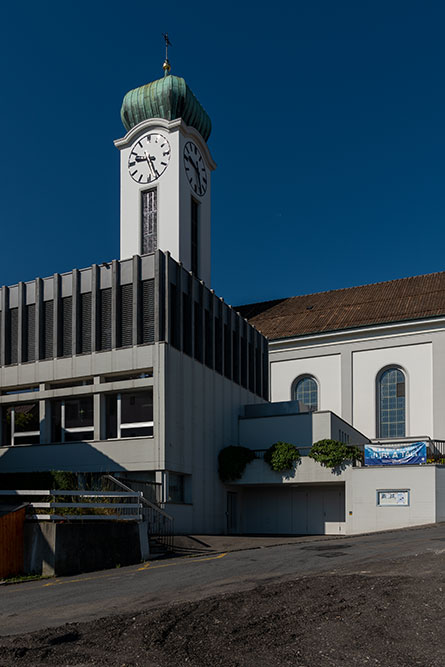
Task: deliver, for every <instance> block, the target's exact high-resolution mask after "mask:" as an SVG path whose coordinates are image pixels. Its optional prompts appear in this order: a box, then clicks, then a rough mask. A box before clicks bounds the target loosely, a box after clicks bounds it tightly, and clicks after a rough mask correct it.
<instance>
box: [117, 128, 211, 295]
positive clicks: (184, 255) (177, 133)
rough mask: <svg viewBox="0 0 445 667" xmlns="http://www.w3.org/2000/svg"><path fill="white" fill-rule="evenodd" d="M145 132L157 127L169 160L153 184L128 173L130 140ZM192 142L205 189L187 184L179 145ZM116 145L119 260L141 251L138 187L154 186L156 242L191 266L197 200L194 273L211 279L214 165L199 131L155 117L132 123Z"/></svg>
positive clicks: (175, 257) (179, 260)
mask: <svg viewBox="0 0 445 667" xmlns="http://www.w3.org/2000/svg"><path fill="white" fill-rule="evenodd" d="M147 132H157V133H159V134H162V135H163V136H164V137H166V138H167V139H168V141H169V143H170V149H171V154H170V160H169V164H168V167H167V168H166V169H165V171H164V173H163V174H162V175H161V176H160V177H159V178H158V179H157V180H156V181H155V182H154V183H153V184H148V185H147V184H140V183H136V182H135V181H134V180H133V179H132V178H131V176H130V175H129V173H128V157H129V154H130V151H131V149H132V146H133V145H134V143H135V142H136V141H137V140H138V139H139V138H140V137H141V136H142V135H144V134H146V133H147ZM189 140H191V141H193V142H194V143H195V144H196V145H197V147H198V149H199V150H200V152H201V155H202V157H203V160H204V162H205V165H206V169H207V178H208V181H207V190H206V192H205V194H204V195H203V196H198V195H195V194H194V193H193V192H192V190H191V188H190V185H189V183H188V180H187V176H186V172H185V168H184V161H183V149H184V145H185V143H186V142H187V141H189ZM115 145H116V147H117V148H118V149H119V150H120V153H121V155H120V158H121V166H120V181H121V259H125V258H128V257H132V256H133V255H139V254H141V192H142V191H144V190H149V189H152V188H156V190H157V207H158V227H157V245H158V248H159V249H160V250H162V251H163V252H170V253H171V255H172V257H173V259H175V260H176V261H177V262H182V263H183V264H184V266H185V268H186V269H188V270H190V269H191V198H192V196H193V197H194V198H195V199H196V201H198V203H199V205H200V206H199V249H200V252H199V260H198V263H199V267H198V270H199V278H201V280H203V281H204V282H205V283H206V285H208V286H210V284H211V266H210V243H211V238H210V235H211V228H210V223H211V220H210V219H211V206H210V205H211V172H212V171H213V170H214V169H215V167H216V165H215V163H214V162H213V160H212V157H211V155H210V152H209V149H208V147H207V144H206V143H205V141H204V140H203V138H202V137H201V135H200V134H199V133H198V132H197V131H196V130H195V129H194V128H192V127H188V126H187V125H186V124H185V123H184V122H183V121H182V120H180V119H178V120H175V121H166V120H163V119H161V118H157V119H151V120H146V121H143V122H141V123H139V125H136V127H134V128H132V130H130V131H129V132H128V133H127V134H126V135H125V137H123V139H118V140H117V141H115Z"/></svg>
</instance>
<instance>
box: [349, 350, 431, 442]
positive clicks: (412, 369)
mask: <svg viewBox="0 0 445 667" xmlns="http://www.w3.org/2000/svg"><path fill="white" fill-rule="evenodd" d="M387 366H399V367H400V368H401V369H402V370H403V371H404V373H405V377H406V435H407V436H412V437H416V436H425V435H430V434H432V433H433V408H432V406H433V396H432V381H433V377H432V344H431V343H422V344H418V345H400V346H397V347H395V346H393V347H390V348H380V349H373V350H362V351H356V352H353V353H352V368H353V425H354V427H355V428H357V429H358V430H359V431H362V432H363V433H366V435H367V436H368V437H370V438H376V437H378V434H377V411H376V403H377V391H376V381H377V377H378V374H379V373H380V371H381V370H382V369H384V368H385V367H387Z"/></svg>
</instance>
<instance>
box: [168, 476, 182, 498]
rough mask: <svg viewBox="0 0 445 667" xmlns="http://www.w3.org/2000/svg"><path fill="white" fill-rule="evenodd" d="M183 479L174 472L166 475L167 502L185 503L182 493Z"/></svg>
mask: <svg viewBox="0 0 445 667" xmlns="http://www.w3.org/2000/svg"><path fill="white" fill-rule="evenodd" d="M184 477H185V475H179V474H178V473H175V472H169V473H168V502H169V503H183V502H185V493H184Z"/></svg>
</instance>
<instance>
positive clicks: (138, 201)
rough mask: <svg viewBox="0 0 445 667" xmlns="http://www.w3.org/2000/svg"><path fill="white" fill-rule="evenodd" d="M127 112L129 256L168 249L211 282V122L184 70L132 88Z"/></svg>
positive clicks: (125, 249) (124, 191) (123, 150)
mask: <svg viewBox="0 0 445 667" xmlns="http://www.w3.org/2000/svg"><path fill="white" fill-rule="evenodd" d="M121 118H122V122H123V124H124V127H125V129H126V130H127V134H126V135H125V136H124V137H123V138H122V139H118V140H117V141H115V142H114V143H115V146H116V147H117V148H118V149H119V151H120V154H121V176H120V178H121V223H120V225H121V226H120V239H121V243H120V245H121V249H120V253H121V259H126V258H128V257H131V256H132V255H145V254H148V253H152V252H155V251H156V250H157V249H160V250H162V251H164V252H166V251H169V252H170V253H171V255H172V257H173V258H174V259H176V260H177V261H179V262H182V263H183V264H184V266H185V268H186V269H188V270H190V271H192V272H193V273H194V274H195V275H196V276H198V277H199V278H200V279H201V280H203V281H204V282H205V283H206V284H207V285H208V286H210V284H211V283H210V270H211V267H210V190H211V189H210V175H211V172H212V171H213V170H214V169H215V167H216V165H215V163H214V161H213V159H212V157H211V155H210V151H209V149H208V147H207V143H206V142H207V139H208V138H209V135H210V131H211V121H210V118H209V116H208V114H207V113H206V111H205V110H204V108H203V107H202V106H201V104H200V103H199V101H198V100H197V99H196V97H195V96H194V95H193V93H192V91H191V90H190V88H189V87H188V85H187V84H186V82H185V81H184V79H182V78H181V77H178V76H173V75H172V74H170V64H169V62H168V58H167V57H166V60H165V62H164V76H163V78H162V79H159V80H157V81H153V82H152V83H148V84H146V85H144V86H141V87H140V88H136V89H135V90H130V91H129V92H128V93H127V94H126V95H125V97H124V100H123V104H122V109H121Z"/></svg>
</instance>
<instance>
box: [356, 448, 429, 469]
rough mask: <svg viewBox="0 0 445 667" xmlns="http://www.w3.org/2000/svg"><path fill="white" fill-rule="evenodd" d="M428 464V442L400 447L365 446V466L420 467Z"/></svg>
mask: <svg viewBox="0 0 445 667" xmlns="http://www.w3.org/2000/svg"><path fill="white" fill-rule="evenodd" d="M419 463H426V442H415V443H414V444H411V445H402V446H400V447H382V446H381V445H365V466H386V465H402V464H403V465H409V464H411V465H418V464H419Z"/></svg>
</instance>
